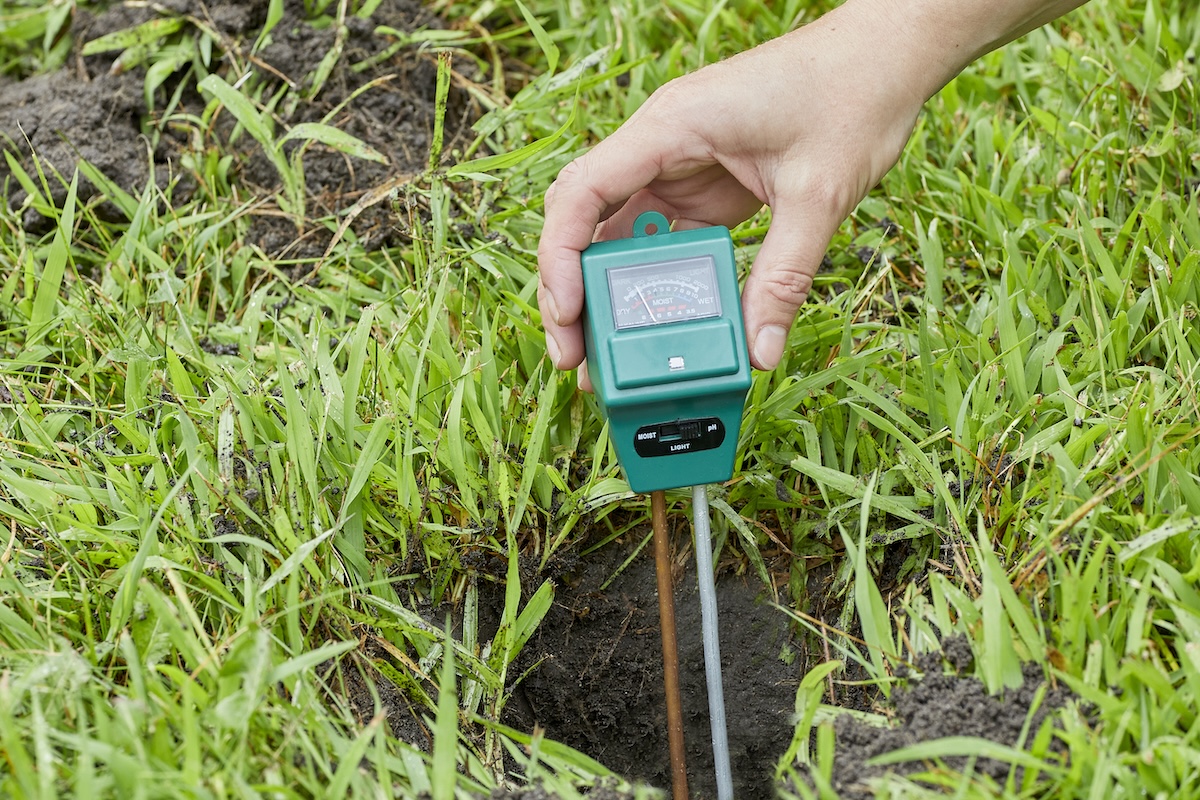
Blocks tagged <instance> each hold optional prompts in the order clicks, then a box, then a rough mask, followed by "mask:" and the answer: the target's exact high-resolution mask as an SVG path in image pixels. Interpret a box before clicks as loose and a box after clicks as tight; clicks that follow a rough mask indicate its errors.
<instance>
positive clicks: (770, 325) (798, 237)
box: [742, 208, 839, 370]
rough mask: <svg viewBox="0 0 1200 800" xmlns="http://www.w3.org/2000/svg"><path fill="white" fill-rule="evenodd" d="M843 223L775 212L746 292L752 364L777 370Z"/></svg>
mask: <svg viewBox="0 0 1200 800" xmlns="http://www.w3.org/2000/svg"><path fill="white" fill-rule="evenodd" d="M838 224H839V222H838V220H832V219H830V218H828V217H827V216H826V215H824V214H820V213H819V212H818V213H814V212H813V209H811V208H809V209H805V210H804V211H801V212H799V213H797V212H795V211H788V210H785V209H778V208H777V209H774V211H773V216H772V220H771V227H770V230H769V231H768V232H767V236H766V238H765V239H764V240H763V244H762V247H761V248H759V251H758V255H757V256H756V257H755V259H754V266H753V267H752V268H751V270H750V275H749V277H748V278H746V286H745V288H744V289H743V290H742V313H743V315H744V316H745V320H746V340H747V344H748V345H749V348H750V363H752V364H753V365H754V366H755V367H757V368H758V369H764V370H770V369H775V367H776V366H777V365H778V364H779V360H780V359H781V358H782V357H783V349H784V347H785V346H786V345H787V337H788V331H789V330H791V327H792V321H793V320H795V318H796V312H797V311H798V310H799V309H800V306H801V305H802V304H803V303H804V301H805V300H806V299H807V298H808V292H809V290H810V289H812V284H813V276H814V275H816V274H817V268H818V267H819V266H820V265H821V259H822V258H823V257H824V255H825V249H826V248H827V247H828V246H829V240H830V239H832V238H833V234H834V232H835V231H836V230H837V226H838Z"/></svg>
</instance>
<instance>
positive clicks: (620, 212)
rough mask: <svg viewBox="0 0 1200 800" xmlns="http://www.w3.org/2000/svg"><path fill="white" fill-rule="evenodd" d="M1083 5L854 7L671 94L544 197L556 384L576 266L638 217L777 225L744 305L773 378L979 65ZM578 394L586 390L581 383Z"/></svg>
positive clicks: (1010, 0)
mask: <svg viewBox="0 0 1200 800" xmlns="http://www.w3.org/2000/svg"><path fill="white" fill-rule="evenodd" d="M1083 2H1084V0H987V1H986V2H985V1H984V0H907V2H905V1H904V0H847V2H846V3H845V4H843V5H842V6H840V7H838V8H837V9H835V10H834V11H831V12H829V13H828V14H826V15H825V16H823V17H821V18H820V19H818V20H817V21H815V22H813V23H812V24H810V25H806V26H805V27H803V28H800V29H798V30H796V31H793V32H791V33H789V34H786V35H784V36H781V37H779V38H778V39H775V40H773V41H770V42H767V43H766V44H763V45H761V46H759V47H756V48H754V49H752V50H747V51H746V52H744V53H741V54H739V55H737V56H734V57H733V58H730V59H728V60H726V61H723V62H720V63H717V64H713V65H711V66H708V67H705V68H703V69H701V70H698V71H697V72H694V73H692V74H690V75H686V76H684V77H682V78H678V79H676V80H674V81H671V82H670V83H668V84H666V85H665V86H662V87H661V88H659V89H658V91H656V92H655V93H654V94H653V95H651V97H650V98H649V99H648V100H647V101H646V102H645V103H644V104H643V105H642V107H641V108H639V109H638V111H637V112H636V113H634V114H633V116H631V117H630V118H629V119H628V120H627V121H626V122H625V123H624V124H623V125H622V126H621V127H620V128H619V129H618V130H617V131H616V132H615V133H613V134H612V135H611V136H609V137H608V138H607V139H605V140H604V141H602V142H601V143H600V144H598V145H596V147H594V148H592V150H590V151H589V152H587V153H586V154H584V155H583V156H580V157H579V158H577V159H576V160H575V161H572V162H571V163H570V164H568V165H567V166H566V167H564V168H563V170H562V171H561V172H560V173H559V175H558V178H557V179H556V180H555V182H554V183H553V184H552V185H551V186H550V188H549V189H548V190H547V191H546V203H545V206H546V224H545V227H544V228H543V230H542V238H541V240H540V243H539V246H538V266H539V283H538V305H539V306H540V308H541V312H542V325H543V327H544V328H545V331H546V348H547V351H548V353H549V355H550V358H551V360H552V361H553V362H554V364H555V365H556V366H557V367H558V368H559V369H572V368H574V367H576V366H579V365H580V364H581V363H582V362H583V359H584V345H583V330H582V326H581V323H580V315H581V313H582V310H583V281H582V275H581V272H580V266H579V254H580V252H581V251H582V250H584V248H586V247H587V246H588V245H589V244H590V243H591V242H592V241H595V240H601V239H614V238H622V237H627V236H630V235H631V234H632V231H633V222H634V219H636V217H637V216H638V214H640V213H642V212H643V211H659V212H661V213H662V214H663V215H665V216H666V217H667V219H669V220H671V222H672V228H673V229H674V230H684V229H688V228H697V227H703V226H706V225H726V226H728V227H733V226H734V225H737V224H738V223H740V222H743V221H745V220H746V219H749V218H750V217H751V216H752V215H754V214H755V213H756V212H758V211H759V209H761V208H762V206H763V205H768V206H770V207H771V213H772V220H771V227H770V231H769V232H768V234H767V236H766V238H765V240H764V241H763V244H762V247H761V248H760V250H759V253H758V256H757V258H755V261H754V264H753V267H752V268H751V271H750V275H749V277H748V278H747V280H746V285H745V287H744V289H743V292H742V310H743V313H744V316H745V320H746V338H747V342H748V344H749V347H750V360H751V363H752V364H753V365H754V366H755V367H757V368H758V369H773V368H774V367H775V366H776V365H777V364H778V363H779V360H780V358H781V357H782V355H783V349H784V346H785V345H786V343H787V334H788V330H789V329H790V328H791V325H792V321H793V320H794V319H795V316H796V312H797V310H798V309H799V308H800V305H801V304H802V303H803V302H804V301H805V299H806V298H807V297H808V292H809V289H810V288H811V287H812V280H813V276H814V275H815V274H816V271H817V267H818V266H819V265H820V263H821V259H822V257H823V256H824V254H825V250H826V248H827V247H828V245H829V241H830V239H832V237H833V235H834V233H835V232H836V231H837V228H838V226H839V225H841V223H842V221H843V220H845V219H846V217H847V216H849V215H850V213H851V212H852V211H853V210H854V207H855V206H856V205H857V204H858V202H859V201H860V200H862V198H863V197H864V196H866V194H867V192H868V191H870V189H871V188H872V187H873V186H875V185H876V184H877V183H878V182H879V181H880V179H881V178H883V176H884V174H885V173H886V172H887V171H888V170H889V169H891V167H892V166H893V165H894V164H895V163H896V161H897V160H898V159H899V157H900V153H901V151H902V150H903V148H904V146H905V145H906V144H907V142H908V139H909V137H910V136H911V135H912V130H913V127H914V125H915V124H916V120H917V115H918V114H919V113H920V110H921V107H922V106H923V105H924V104H925V101H926V100H928V99H929V98H930V97H931V96H932V95H934V94H936V93H937V92H938V91H939V90H940V89H941V88H942V87H943V86H945V85H946V83H947V82H949V81H950V80H951V79H952V78H953V77H954V76H955V75H957V74H958V73H959V72H960V71H961V70H962V69H963V68H964V67H965V66H967V65H968V64H970V63H971V62H972V61H974V60H975V59H976V58H978V57H979V56H981V55H983V54H984V53H987V52H989V51H991V50H993V49H995V48H996V47H999V46H1001V45H1003V44H1004V43H1006V42H1008V41H1011V40H1012V39H1015V38H1017V37H1018V36H1020V35H1022V34H1024V33H1027V32H1028V31H1030V30H1033V29H1034V28H1036V27H1038V26H1040V25H1042V24H1045V23H1046V22H1049V21H1050V20H1053V19H1055V18H1057V17H1058V16H1060V15H1062V14H1064V13H1066V12H1067V11H1069V10H1071V9H1073V8H1075V7H1077V6H1079V5H1082V4H1083ZM580 383H581V385H583V386H584V388H589V384H588V381H587V376H586V374H585V373H584V371H583V370H581V375H580Z"/></svg>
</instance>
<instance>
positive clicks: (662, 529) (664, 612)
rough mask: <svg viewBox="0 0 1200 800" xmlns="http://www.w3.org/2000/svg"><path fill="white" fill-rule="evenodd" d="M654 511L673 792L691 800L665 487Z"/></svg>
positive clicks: (653, 497)
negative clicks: (686, 759)
mask: <svg viewBox="0 0 1200 800" xmlns="http://www.w3.org/2000/svg"><path fill="white" fill-rule="evenodd" d="M650 514H651V517H652V519H653V523H654V567H655V572H656V573H657V577H658V620H659V627H660V628H661V629H662V649H663V685H664V688H665V689H666V696H667V740H668V743H669V745H670V748H671V792H672V797H673V798H674V800H688V779H687V764H686V763H685V750H684V746H683V698H682V697H681V695H680V692H679V650H678V648H677V646H676V641H675V591H674V589H673V587H672V585H671V584H672V581H671V548H670V543H669V542H668V541H667V499H666V496H665V495H664V494H663V493H662V492H661V491H660V492H651V493H650Z"/></svg>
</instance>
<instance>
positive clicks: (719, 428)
mask: <svg viewBox="0 0 1200 800" xmlns="http://www.w3.org/2000/svg"><path fill="white" fill-rule="evenodd" d="M724 441H725V425H724V424H723V423H722V422H721V420H720V419H718V418H717V417H703V418H701V419H679V420H674V421H672V422H659V423H656V424H654V425H643V426H642V427H640V428H638V429H637V432H636V433H635V434H634V435H633V449H634V450H635V451H637V454H638V455H639V456H641V457H642V458H655V457H657V456H677V455H682V454H683V453H695V452H699V451H701V450H715V449H716V448H718V447H720V446H721V444H722V443H723V442H724Z"/></svg>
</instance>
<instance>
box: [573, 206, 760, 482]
mask: <svg viewBox="0 0 1200 800" xmlns="http://www.w3.org/2000/svg"><path fill="white" fill-rule="evenodd" d="M581 260H582V264H583V283H584V292H585V295H584V296H585V301H586V306H585V309H584V336H585V341H586V345H587V366H588V376H589V377H590V378H591V381H592V386H593V388H594V389H595V391H596V398H597V399H598V400H599V402H600V407H601V410H602V411H603V412H604V415H605V417H607V418H608V421H609V430H610V436H611V438H612V441H613V443H614V444H615V446H616V448H617V459H618V460H619V461H620V462H621V466H622V467H623V468H624V470H625V475H626V477H627V478H628V480H629V486H630V488H632V489H633V490H634V491H635V492H653V491H658V490H661V489H675V488H679V487H681V486H698V485H703V484H707V483H719V482H722V481H727V480H729V478H730V477H732V475H733V463H734V456H735V454H736V449H737V439H738V430H739V428H740V427H741V422H742V408H743V406H744V405H745V402H746V393H747V391H748V390H749V388H750V358H749V356H748V354H747V351H746V333H745V330H744V327H743V324H742V305H741V301H740V298H739V295H738V286H737V270H736V264H735V263H734V257H733V240H732V239H731V238H730V236H729V230H728V229H727V228H723V227H719V226H718V227H710V228H700V229H698V230H690V231H674V232H672V231H671V230H670V228H669V225H668V223H667V219H666V217H664V216H663V215H662V214H659V213H658V212H656V211H649V212H646V213H644V214H641V215H640V216H639V217H638V218H637V221H636V222H635V223H634V226H633V238H632V239H619V240H615V241H607V242H596V243H594V244H592V245H591V246H589V247H588V248H587V249H586V250H584V251H583V255H582V259H581Z"/></svg>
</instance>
